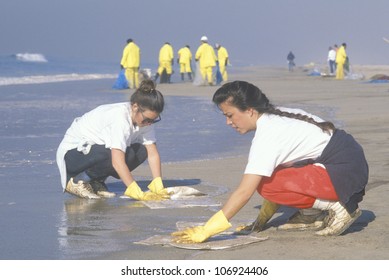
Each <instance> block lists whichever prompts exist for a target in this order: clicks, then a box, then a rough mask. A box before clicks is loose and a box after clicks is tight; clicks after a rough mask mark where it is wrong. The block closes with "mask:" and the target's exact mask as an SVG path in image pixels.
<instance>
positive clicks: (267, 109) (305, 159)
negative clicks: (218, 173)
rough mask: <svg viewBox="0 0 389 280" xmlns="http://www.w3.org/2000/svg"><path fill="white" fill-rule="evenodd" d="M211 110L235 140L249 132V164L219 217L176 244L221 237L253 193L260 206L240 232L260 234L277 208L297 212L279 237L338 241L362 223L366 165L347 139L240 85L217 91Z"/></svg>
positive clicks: (180, 235)
mask: <svg viewBox="0 0 389 280" xmlns="http://www.w3.org/2000/svg"><path fill="white" fill-rule="evenodd" d="M213 102H214V103H215V104H216V105H217V106H218V108H219V109H220V110H221V111H222V112H223V114H224V116H225V117H226V120H227V125H230V126H231V127H232V128H234V129H236V131H237V132H239V133H240V134H245V133H247V132H249V131H255V136H254V138H253V140H252V144H251V148H250V153H249V157H248V163H247V166H246V169H245V172H244V175H243V177H242V180H241V182H240V184H239V186H238V187H237V188H236V190H235V191H234V192H233V193H232V194H231V196H230V198H229V199H228V200H227V202H226V203H225V204H224V206H223V208H222V210H220V211H219V212H217V213H216V214H215V215H214V216H213V217H212V218H211V219H210V220H209V221H208V222H207V223H206V224H205V225H204V226H199V227H194V228H189V229H186V230H183V231H179V232H175V233H173V234H172V235H173V236H175V241H176V242H178V243H193V242H194V243H196V242H203V241H205V240H206V239H208V238H209V237H210V236H212V235H215V234H217V233H220V232H222V231H224V230H226V229H228V228H229V227H230V226H231V224H230V223H229V220H230V219H231V218H232V217H233V216H234V215H235V214H236V213H237V212H238V211H239V210H240V209H241V208H242V207H243V206H244V205H245V204H246V203H247V202H248V200H249V199H250V198H251V196H252V195H253V194H254V193H255V191H257V192H258V193H259V194H260V195H261V196H263V197H264V199H265V200H264V203H263V204H262V207H261V210H260V212H259V216H258V218H257V220H256V221H255V222H254V223H253V224H252V225H250V226H247V227H246V230H247V229H248V230H257V231H259V230H261V229H262V228H263V226H264V225H265V223H266V222H267V221H268V220H269V219H270V218H271V217H272V216H273V214H274V213H275V212H276V211H277V208H278V207H279V206H280V205H285V206H289V207H295V208H297V209H300V211H298V212H297V213H296V214H295V215H294V216H292V218H291V219H290V220H289V221H288V222H287V223H286V224H285V225H282V226H280V228H281V229H307V228H310V227H316V230H317V231H316V232H315V233H316V234H317V235H320V236H334V235H340V234H342V233H343V232H344V231H345V230H347V228H349V226H350V225H351V224H352V223H353V222H354V221H355V220H356V219H357V218H358V217H359V216H360V215H361V210H360V209H359V208H358V203H359V202H360V201H362V197H363V195H364V193H365V186H366V184H367V181H368V164H367V162H366V159H365V156H364V152H363V149H362V147H361V146H360V145H359V144H358V143H357V142H356V141H355V139H354V138H353V137H352V136H351V135H350V134H347V133H346V132H345V131H343V130H340V129H336V128H335V127H334V125H333V124H332V123H331V122H325V121H323V120H322V119H320V118H319V117H317V116H314V115H311V114H308V113H307V112H305V111H303V110H299V109H290V108H282V107H275V106H273V105H272V104H271V103H269V100H268V98H267V97H266V96H265V94H263V93H262V92H261V90H260V89H259V88H257V87H256V86H254V85H252V84H250V83H248V82H244V81H235V82H231V83H227V84H225V85H223V86H222V87H221V88H219V89H218V90H217V91H216V92H215V94H214V96H213ZM327 213H328V214H327ZM323 214H327V218H324V219H323Z"/></svg>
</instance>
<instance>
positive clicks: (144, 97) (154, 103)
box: [130, 79, 165, 114]
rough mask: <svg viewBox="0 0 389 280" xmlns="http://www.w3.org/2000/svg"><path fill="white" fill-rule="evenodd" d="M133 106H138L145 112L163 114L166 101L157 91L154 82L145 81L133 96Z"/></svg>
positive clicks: (131, 99)
mask: <svg viewBox="0 0 389 280" xmlns="http://www.w3.org/2000/svg"><path fill="white" fill-rule="evenodd" d="M130 102H131V104H135V103H136V104H138V106H139V107H141V108H142V109H144V110H150V111H153V112H156V113H158V114H160V113H162V111H163V107H164V105H165V101H164V99H163V96H162V93H161V92H160V91H158V90H156V89H155V83H154V82H153V81H152V80H149V79H148V80H143V81H142V82H141V84H140V86H139V88H138V89H137V90H136V91H135V92H134V93H133V94H132V95H131V98H130Z"/></svg>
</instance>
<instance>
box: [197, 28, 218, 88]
mask: <svg viewBox="0 0 389 280" xmlns="http://www.w3.org/2000/svg"><path fill="white" fill-rule="evenodd" d="M200 41H201V45H200V46H199V47H198V49H197V51H196V55H195V60H196V61H199V66H200V73H201V76H202V78H203V81H207V82H208V84H209V85H211V86H212V85H213V68H214V67H215V66H216V61H217V57H216V54H215V52H214V50H213V48H212V46H211V45H209V44H208V38H207V36H202V37H201V39H200Z"/></svg>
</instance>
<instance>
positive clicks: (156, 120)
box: [139, 110, 162, 124]
mask: <svg viewBox="0 0 389 280" xmlns="http://www.w3.org/2000/svg"><path fill="white" fill-rule="evenodd" d="M139 112H140V114H141V115H142V118H143V121H142V124H153V123H157V122H159V121H161V120H162V118H161V115H158V117H156V118H155V119H150V118H146V117H145V115H143V110H139Z"/></svg>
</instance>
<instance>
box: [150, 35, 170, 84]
mask: <svg viewBox="0 0 389 280" xmlns="http://www.w3.org/2000/svg"><path fill="white" fill-rule="evenodd" d="M173 63H174V52H173V47H172V46H171V45H170V43H169V42H166V43H165V44H164V45H163V46H162V47H161V49H160V50H159V67H158V70H157V74H156V75H155V78H154V81H155V82H156V81H157V80H158V78H159V76H161V80H160V83H169V84H170V82H171V81H170V77H171V75H172V73H173ZM164 71H166V75H167V77H166V81H165V79H162V73H163V72H164Z"/></svg>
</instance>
